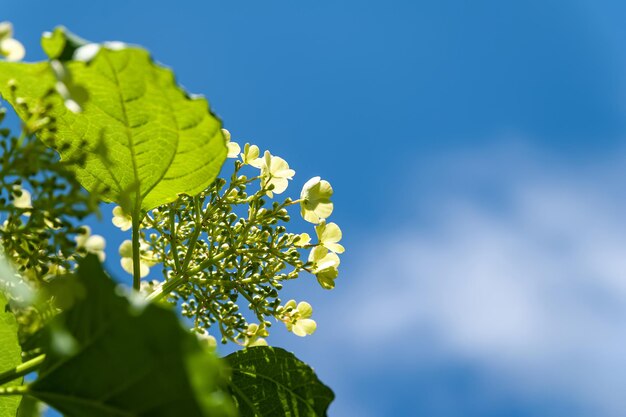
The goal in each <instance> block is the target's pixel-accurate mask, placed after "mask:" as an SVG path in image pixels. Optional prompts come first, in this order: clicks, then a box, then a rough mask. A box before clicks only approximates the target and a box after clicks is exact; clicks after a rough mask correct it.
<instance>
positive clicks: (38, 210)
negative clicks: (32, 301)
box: [0, 25, 105, 341]
mask: <svg viewBox="0 0 626 417" xmlns="http://www.w3.org/2000/svg"><path fill="white" fill-rule="evenodd" d="M0 32H2V25H0ZM10 85H11V92H12V94H15V96H16V97H14V99H15V101H16V102H18V103H19V106H20V111H21V115H22V116H23V118H24V119H23V120H24V123H23V125H22V132H21V133H20V134H19V135H16V136H14V135H12V134H11V132H10V131H9V129H4V128H2V129H0V164H1V165H2V169H1V170H0V244H1V245H2V250H0V252H2V253H3V255H2V256H3V257H5V258H6V259H7V260H9V261H11V263H12V264H13V265H14V266H15V269H16V272H17V273H18V274H19V279H21V280H24V281H26V282H27V283H28V285H29V286H32V287H35V288H43V289H44V290H46V291H47V290H48V289H49V288H51V287H54V285H55V281H56V279H57V277H58V276H60V275H65V274H67V273H68V272H71V271H72V270H73V269H74V268H75V266H76V260H77V258H78V257H80V256H83V255H86V254H88V253H94V254H96V255H97V256H99V257H100V259H104V246H105V242H104V239H103V238H102V237H101V236H98V235H92V234H91V231H90V229H89V228H88V227H86V226H81V224H82V223H83V220H84V218H85V217H87V216H88V215H90V214H92V213H98V196H97V194H88V193H87V192H86V191H85V190H84V188H83V187H82V186H81V185H80V184H79V183H78V181H77V180H76V178H75V175H74V173H73V171H72V170H71V168H70V165H71V164H74V163H81V161H82V160H83V158H84V155H78V154H77V155H76V156H75V157H73V158H68V159H67V160H64V161H60V160H59V157H58V155H57V153H56V152H55V151H54V150H53V149H51V148H49V147H47V146H46V145H45V144H44V143H43V142H42V140H40V139H39V138H42V139H44V140H49V139H50V138H51V137H52V136H53V132H54V130H55V128H56V126H55V119H54V118H53V117H50V116H49V114H47V109H49V103H48V102H47V101H46V100H48V98H47V97H44V98H43V99H38V100H32V101H27V100H23V99H20V97H19V92H20V86H18V85H17V84H16V83H14V82H11V83H10ZM5 113H6V112H5V110H4V109H0V123H1V122H2V121H3V119H4V116H5ZM37 136H38V137H37ZM10 303H11V304H12V307H11V308H12V309H13V312H14V313H15V314H16V317H17V320H18V323H19V324H20V327H19V335H20V340H22V341H24V340H26V339H27V338H28V337H29V336H30V335H31V334H33V333H35V332H36V331H37V330H38V329H39V328H40V327H41V326H42V325H43V323H44V322H45V320H47V318H49V317H51V316H52V315H53V314H55V312H56V311H57V310H56V307H55V305H54V301H53V300H52V299H51V300H48V301H46V302H44V301H42V302H41V303H38V304H37V305H32V306H28V307H24V306H21V304H20V300H10Z"/></svg>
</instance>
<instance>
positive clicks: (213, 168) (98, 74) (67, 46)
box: [0, 28, 227, 214]
mask: <svg viewBox="0 0 626 417" xmlns="http://www.w3.org/2000/svg"><path fill="white" fill-rule="evenodd" d="M83 42H84V41H83ZM78 44H79V41H77V40H76V37H75V36H73V35H70V34H68V33H67V32H66V31H64V30H63V29H60V28H59V29H57V30H55V32H54V33H53V34H50V35H49V36H47V37H45V38H44V40H43V45H44V48H45V49H46V51H47V52H48V53H49V54H50V56H51V57H52V58H56V57H59V58H62V59H63V58H65V57H66V55H67V54H68V53H69V52H68V51H70V52H71V53H72V54H73V57H74V59H76V57H81V59H89V61H88V62H83V61H77V60H68V61H65V62H64V64H65V69H66V70H67V71H68V72H69V74H70V76H69V77H68V79H69V80H71V85H72V86H73V87H74V90H78V89H80V90H81V91H86V92H87V94H88V99H87V101H86V103H85V104H84V106H83V111H82V112H80V113H73V112H72V111H70V110H68V109H67V107H66V106H65V104H64V100H63V99H62V98H61V97H60V95H59V94H53V95H51V96H49V97H48V99H47V100H48V102H50V103H51V104H52V111H51V116H53V117H54V118H55V119H56V128H57V132H56V134H55V135H54V136H48V137H42V140H44V141H45V142H46V143H47V144H48V145H50V146H52V147H54V148H55V149H57V150H58V151H59V153H60V154H61V157H62V159H68V158H70V157H72V156H76V155H82V154H83V153H86V162H85V164H84V166H77V167H76V174H77V177H78V180H79V181H80V182H81V184H82V185H83V186H84V187H85V188H86V189H87V190H89V191H91V192H94V191H99V192H100V195H101V197H102V198H103V199H104V200H105V201H114V202H117V203H118V204H121V205H123V206H124V207H125V209H126V210H127V211H128V212H130V213H135V214H136V213H139V211H145V210H149V209H152V208H154V207H156V206H159V205H161V204H165V203H168V202H171V201H173V200H175V199H176V197H177V195H178V194H190V195H195V194H198V193H199V192H201V191H203V190H204V189H206V188H207V187H208V186H209V185H210V184H211V182H213V180H214V179H215V177H216V176H217V174H218V172H219V170H220V168H221V166H222V164H223V162H224V160H225V158H226V152H227V151H226V145H225V139H224V136H223V134H222V131H221V123H220V121H219V119H218V118H217V117H216V116H214V115H213V114H212V113H211V112H210V110H209V105H208V103H207V101H206V100H205V99H204V98H199V97H190V96H189V95H187V93H185V92H184V91H183V90H182V89H181V88H180V87H179V86H178V85H177V84H176V81H175V79H174V75H173V73H172V71H171V70H169V69H166V68H164V67H162V66H160V65H157V64H156V63H155V62H154V61H153V60H152V58H151V57H150V54H149V53H148V51H146V50H144V49H141V48H138V47H130V46H125V45H123V44H119V43H114V44H111V43H109V44H103V45H96V44H88V45H85V46H84V47H83V48H78V49H76V47H77V45H78ZM85 48H88V49H89V48H91V51H92V52H93V51H97V54H96V55H95V56H93V58H92V57H91V56H90V57H87V58H85V55H86V54H85V53H84V52H85V51H86V49H85ZM81 50H82V53H79V51H81ZM10 80H15V81H16V82H17V88H16V90H15V91H12V89H11V87H10V85H9V81H10ZM56 82H57V79H56V78H55V75H54V72H53V71H52V70H51V67H50V65H49V64H48V63H47V62H40V63H10V62H0V94H2V96H3V97H4V99H5V100H7V101H9V102H10V103H11V105H12V106H13V107H14V108H15V110H16V111H17V113H18V114H19V115H20V117H22V118H23V119H25V118H27V117H28V115H27V114H26V111H25V109H24V108H23V106H20V105H19V102H20V101H21V100H24V101H25V102H27V103H29V102H35V101H36V100H38V99H40V98H41V97H44V96H45V95H46V93H48V92H49V91H50V90H51V89H54V88H55V85H56ZM67 82H70V81H67ZM70 90H72V89H71V88H70ZM103 187H106V188H105V190H104V191H102V189H103Z"/></svg>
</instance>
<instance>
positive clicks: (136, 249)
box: [132, 210, 141, 291]
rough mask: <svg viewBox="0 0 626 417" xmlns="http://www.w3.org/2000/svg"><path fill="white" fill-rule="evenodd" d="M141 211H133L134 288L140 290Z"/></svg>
mask: <svg viewBox="0 0 626 417" xmlns="http://www.w3.org/2000/svg"><path fill="white" fill-rule="evenodd" d="M139 217H140V211H139V210H135V213H133V216H132V219H133V289H134V290H135V291H139V288H140V286H141V263H140V261H139V258H140V255H141V254H140V253H139V227H140V226H141V219H140V218H139Z"/></svg>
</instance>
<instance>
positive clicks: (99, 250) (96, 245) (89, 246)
mask: <svg viewBox="0 0 626 417" xmlns="http://www.w3.org/2000/svg"><path fill="white" fill-rule="evenodd" d="M81 229H83V231H84V233H81V234H78V235H76V237H75V238H74V239H75V240H76V248H77V249H78V250H84V251H85V252H87V253H92V254H94V255H96V256H97V257H98V259H100V262H104V259H105V258H106V254H105V253H104V249H105V248H106V241H105V240H104V238H103V237H102V236H100V235H92V234H91V228H90V227H89V226H82V227H81Z"/></svg>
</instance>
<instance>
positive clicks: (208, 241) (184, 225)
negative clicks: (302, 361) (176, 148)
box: [112, 130, 344, 346]
mask: <svg viewBox="0 0 626 417" xmlns="http://www.w3.org/2000/svg"><path fill="white" fill-rule="evenodd" d="M223 133H224V137H225V139H226V145H227V147H228V157H229V158H232V159H236V160H235V162H234V168H233V170H232V174H231V175H230V178H229V181H227V180H226V179H223V178H218V179H217V180H216V181H215V182H214V183H213V184H212V185H211V186H209V188H208V189H207V190H205V191H204V192H202V193H200V194H199V195H197V196H185V195H181V196H180V197H179V198H178V199H177V200H176V201H175V202H173V203H171V204H167V205H164V206H161V207H158V208H157V209H154V210H152V211H151V212H149V213H147V215H146V217H145V218H144V219H143V220H142V229H141V232H140V247H141V256H140V262H141V270H142V271H141V275H142V277H144V276H148V275H149V268H150V267H151V266H154V265H156V264H157V263H160V264H161V265H160V266H161V268H160V269H161V272H162V275H163V281H162V283H161V284H160V285H159V286H158V287H156V288H155V289H154V290H153V291H152V292H151V294H150V295H149V298H151V299H153V298H161V297H163V298H166V299H168V300H169V301H170V302H172V303H179V304H180V306H181V310H182V314H183V315H184V316H186V317H189V318H190V319H192V320H193V322H194V331H195V332H196V333H197V334H199V335H204V336H208V335H209V329H210V328H213V327H214V326H215V327H217V329H218V331H219V333H221V336H222V342H223V343H225V342H226V341H228V340H230V341H233V342H235V343H238V344H240V345H243V346H256V345H262V344H267V342H266V340H265V338H266V337H267V336H268V335H269V328H270V327H271V326H272V321H270V320H268V318H272V317H273V318H274V319H276V320H277V321H280V322H283V323H285V325H286V326H287V329H288V330H289V331H291V332H293V333H294V334H296V335H298V336H306V335H310V334H312V333H313V332H314V331H315V328H316V324H315V321H314V320H313V319H312V318H311V314H312V311H313V309H312V307H311V306H310V304H308V303H306V302H300V303H298V304H296V303H295V301H293V300H292V301H289V302H287V303H286V304H285V305H282V303H281V300H280V298H279V291H280V290H281V289H282V287H283V285H284V283H285V282H286V281H289V280H293V279H295V278H297V277H298V276H299V275H300V273H302V272H308V273H311V274H313V275H315V276H316V277H317V280H318V282H319V284H320V285H321V286H322V287H323V288H327V289H330V288H333V287H334V285H335V284H334V281H335V279H336V278H337V276H338V266H339V257H338V254H340V253H343V251H344V248H343V246H341V244H339V241H340V240H341V230H340V229H339V227H338V226H337V225H336V224H335V223H327V222H326V219H327V218H328V216H330V214H331V213H332V211H333V203H332V202H331V196H332V193H333V190H332V187H331V186H330V184H329V183H328V181H325V180H322V179H321V178H319V177H315V178H312V179H311V180H309V181H308V182H306V184H304V187H303V189H302V191H301V195H300V198H299V199H297V200H294V199H291V198H285V199H284V200H282V201H281V200H275V199H277V198H278V195H280V194H283V193H284V192H285V191H286V190H287V188H288V186H289V183H290V181H292V180H293V178H294V176H295V171H294V170H293V169H291V168H290V167H289V164H288V163H287V161H285V160H284V159H283V158H281V157H278V156H276V155H272V154H271V153H270V152H269V151H265V152H263V153H261V151H260V149H259V147H258V146H256V145H251V144H249V143H246V144H245V146H243V150H242V147H241V146H240V145H239V144H238V143H236V142H233V141H231V135H230V133H229V132H228V131H226V130H224V132H223ZM244 170H248V171H250V172H251V175H250V174H247V173H245V174H244ZM297 205H299V206H300V213H301V215H302V217H303V219H304V220H306V221H308V222H310V223H314V224H315V234H316V236H317V243H313V242H312V241H311V236H309V234H308V233H290V232H288V231H287V229H286V227H285V225H284V224H285V223H287V222H289V221H290V215H289V212H288V210H289V208H291V207H293V206H297ZM112 221H113V224H115V225H116V226H117V227H119V228H120V229H122V230H128V229H129V228H130V224H131V219H130V216H128V215H127V214H126V213H124V212H123V211H122V209H121V208H119V207H116V208H114V209H113V220H112ZM120 255H121V256H122V266H123V267H124V269H125V270H126V271H128V272H129V273H132V271H133V269H132V266H133V265H132V249H131V245H130V241H127V242H124V243H123V244H122V247H120ZM242 301H243V302H244V303H245V304H247V307H248V311H249V312H250V313H251V316H250V314H249V313H247V312H244V311H242V309H241V308H240V303H241V302H242ZM251 317H254V320H250V318H251ZM211 333H213V334H214V331H213V330H211Z"/></svg>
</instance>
